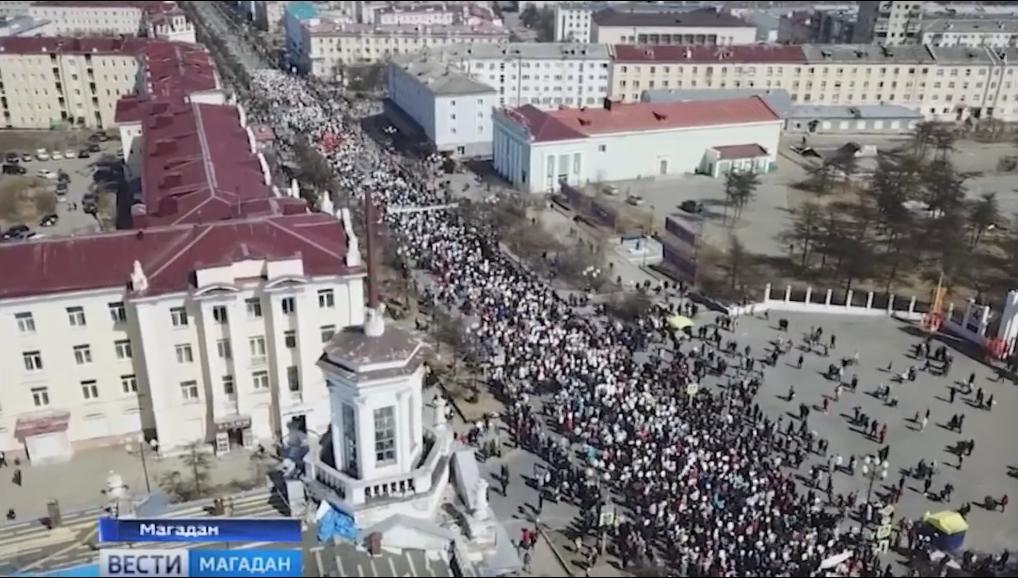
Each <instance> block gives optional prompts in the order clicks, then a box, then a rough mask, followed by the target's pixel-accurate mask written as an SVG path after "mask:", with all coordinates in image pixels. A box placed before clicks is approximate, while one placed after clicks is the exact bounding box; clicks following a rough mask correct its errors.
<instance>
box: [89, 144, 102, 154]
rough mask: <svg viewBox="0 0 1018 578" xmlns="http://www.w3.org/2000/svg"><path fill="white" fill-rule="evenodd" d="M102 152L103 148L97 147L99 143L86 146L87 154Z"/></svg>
mask: <svg viewBox="0 0 1018 578" xmlns="http://www.w3.org/2000/svg"><path fill="white" fill-rule="evenodd" d="M102 150H103V148H102V147H101V146H99V143H95V142H94V143H92V144H90V145H88V152H90V153H97V152H100V151H102Z"/></svg>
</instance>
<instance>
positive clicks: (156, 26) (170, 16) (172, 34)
mask: <svg viewBox="0 0 1018 578" xmlns="http://www.w3.org/2000/svg"><path fill="white" fill-rule="evenodd" d="M145 25H146V28H147V30H148V37H149V38H158V39H160V40H169V41H171V42H187V43H190V44H194V43H196V42H197V39H196V38H195V35H194V24H192V23H191V21H190V20H188V19H187V15H186V14H184V11H183V10H181V9H179V8H174V9H172V10H166V11H163V12H158V13H154V14H150V15H149V16H148V17H147V18H146V19H145Z"/></svg>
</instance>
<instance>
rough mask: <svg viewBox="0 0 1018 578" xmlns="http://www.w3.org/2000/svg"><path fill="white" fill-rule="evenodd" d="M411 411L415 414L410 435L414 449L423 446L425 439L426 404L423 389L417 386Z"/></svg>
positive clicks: (411, 401) (411, 399) (412, 396)
mask: <svg viewBox="0 0 1018 578" xmlns="http://www.w3.org/2000/svg"><path fill="white" fill-rule="evenodd" d="M410 412H411V414H412V415H413V419H412V420H411V422H412V427H411V428H410V435H411V436H412V438H413V439H412V440H411V447H412V448H413V450H414V451H416V450H417V448H419V447H421V444H422V443H423V441H424V424H423V422H424V406H423V404H422V400H421V390H420V389H419V388H415V389H414V390H413V393H412V394H411V398H410Z"/></svg>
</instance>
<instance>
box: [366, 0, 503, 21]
mask: <svg viewBox="0 0 1018 578" xmlns="http://www.w3.org/2000/svg"><path fill="white" fill-rule="evenodd" d="M360 10H361V11H360V16H359V18H360V20H359V22H361V23H363V24H376V25H379V26H434V25H436V24H442V25H452V24H459V25H464V26H501V25H502V19H501V18H499V17H498V15H497V14H496V13H495V11H494V10H492V9H491V7H490V6H487V5H485V4H484V3H480V2H446V1H442V2H422V1H413V2H362V3H361V6H360Z"/></svg>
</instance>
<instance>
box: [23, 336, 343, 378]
mask: <svg viewBox="0 0 1018 578" xmlns="http://www.w3.org/2000/svg"><path fill="white" fill-rule="evenodd" d="M335 334H336V326H335V325H323V326H322V327H320V328H319V335H320V336H321V339H322V343H327V342H328V341H329V340H330V339H332V336H333V335H335ZM283 341H284V343H285V345H286V348H287V349H293V348H295V347H297V332H296V331H293V330H288V331H285V332H284V333H283ZM113 347H114V349H115V351H116V355H117V359H118V360H120V361H127V360H130V359H132V357H133V356H134V352H133V349H132V347H131V342H130V341H129V340H127V339H123V340H119V341H114V342H113ZM248 347H249V348H250V351H251V357H252V358H254V359H263V358H264V357H265V351H266V349H265V336H263V335H259V336H257V337H251V338H250V339H248ZM72 350H73V353H74V362H75V364H76V365H78V366H86V365H91V363H92V347H91V346H90V345H87V344H85V345H75V346H74V347H73V348H72ZM216 350H217V352H218V354H219V357H220V358H221V359H232V358H233V350H232V348H231V346H230V340H229V339H220V340H218V341H217V342H216ZM174 353H175V354H176V358H177V363H181V364H185V363H193V362H194V352H193V350H192V348H191V344H190V343H180V344H177V345H174ZM21 358H22V360H23V362H24V365H25V371H42V370H43V362H42V352H40V351H24V352H22V354H21Z"/></svg>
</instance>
